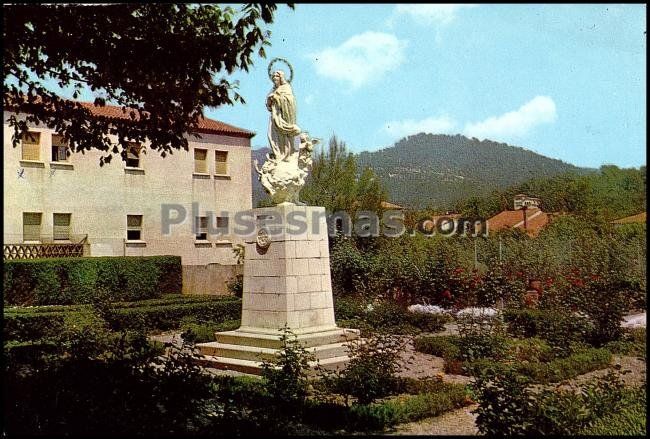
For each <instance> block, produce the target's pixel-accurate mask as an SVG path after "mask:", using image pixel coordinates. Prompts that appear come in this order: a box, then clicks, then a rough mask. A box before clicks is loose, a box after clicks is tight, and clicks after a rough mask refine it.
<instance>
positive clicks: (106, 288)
mask: <svg viewBox="0 0 650 439" xmlns="http://www.w3.org/2000/svg"><path fill="white" fill-rule="evenodd" d="M3 272H4V279H3V290H4V303H5V305H67V304H80V303H91V302H93V300H94V299H95V298H96V294H97V292H106V293H107V294H108V295H109V297H110V298H111V299H112V300H114V301H120V300H122V301H123V300H141V299H149V298H154V297H160V296H161V295H163V294H170V293H180V291H181V278H182V276H181V259H180V257H178V256H146V257H97V258H52V259H34V260H16V261H6V262H5V264H4V270H3Z"/></svg>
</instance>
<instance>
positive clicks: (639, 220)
mask: <svg viewBox="0 0 650 439" xmlns="http://www.w3.org/2000/svg"><path fill="white" fill-rule="evenodd" d="M635 223H636V224H645V223H646V213H645V212H641V213H637V214H636V215H632V216H626V217H625V218H619V219H617V220H614V221H612V224H614V226H620V225H621V224H635Z"/></svg>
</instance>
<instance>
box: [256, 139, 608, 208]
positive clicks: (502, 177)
mask: <svg viewBox="0 0 650 439" xmlns="http://www.w3.org/2000/svg"><path fill="white" fill-rule="evenodd" d="M267 152H268V148H261V149H257V150H253V154H252V158H253V160H255V159H257V160H258V161H259V162H260V164H261V163H262V162H263V161H264V159H265V154H266V153H267ZM355 156H356V158H357V163H358V166H359V170H362V169H363V168H365V167H366V166H368V167H371V168H372V169H373V170H374V172H375V173H376V174H377V176H378V177H379V178H380V179H381V180H382V183H383V184H384V186H385V187H386V189H387V190H388V193H389V199H390V201H391V202H393V203H397V204H400V205H403V206H405V207H411V208H425V207H433V208H438V209H445V208H450V207H451V206H452V205H453V204H454V203H455V202H456V201H458V200H461V199H464V198H468V197H470V196H486V195H488V194H490V193H491V192H492V191H493V190H495V189H505V188H507V187H509V186H512V185H515V184H520V183H523V182H524V181H527V180H530V179H532V178H543V177H552V176H555V175H559V174H563V173H567V172H574V173H577V174H583V173H590V172H595V171H596V169H593V168H583V167H578V166H575V165H572V164H570V163H566V162H564V161H562V160H559V159H554V158H550V157H546V156H544V155H542V154H540V153H537V152H535V151H533V150H530V149H527V148H524V147H521V146H516V145H508V144H506V143H501V142H494V141H491V140H487V139H486V140H478V139H476V138H468V137H465V136H463V135H460V134H456V135H446V134H425V133H419V134H414V135H410V136H407V137H404V138H402V139H400V140H398V141H397V142H395V144H394V145H392V146H389V147H386V148H382V149H379V150H377V151H363V152H360V153H357V154H355ZM251 167H252V166H251ZM252 175H253V205H256V203H257V201H258V200H259V199H262V198H264V196H265V193H264V189H263V188H262V187H261V185H260V184H259V181H257V176H256V174H255V172H254V169H253V170H252Z"/></svg>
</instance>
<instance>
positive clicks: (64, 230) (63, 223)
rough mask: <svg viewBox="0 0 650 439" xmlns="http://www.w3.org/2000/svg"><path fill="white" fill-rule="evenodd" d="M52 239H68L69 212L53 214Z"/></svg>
mask: <svg viewBox="0 0 650 439" xmlns="http://www.w3.org/2000/svg"><path fill="white" fill-rule="evenodd" d="M53 223H54V239H70V214H69V213H55V214H54V221H53Z"/></svg>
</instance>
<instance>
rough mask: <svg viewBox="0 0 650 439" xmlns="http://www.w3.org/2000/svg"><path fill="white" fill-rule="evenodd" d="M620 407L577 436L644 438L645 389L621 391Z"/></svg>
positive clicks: (645, 418) (645, 416) (645, 415)
mask: <svg viewBox="0 0 650 439" xmlns="http://www.w3.org/2000/svg"><path fill="white" fill-rule="evenodd" d="M621 400H622V403H621V407H620V408H619V409H618V410H615V411H612V412H611V413H609V414H606V415H605V416H603V417H602V418H598V419H597V420H596V421H595V422H594V423H593V424H592V425H590V426H589V427H586V428H584V429H583V430H582V431H580V433H579V434H582V435H590V436H610V437H616V436H645V435H646V434H647V430H646V421H647V411H646V409H647V406H646V403H647V401H646V389H645V388H643V387H638V388H632V389H626V390H624V391H623V395H622V398H621Z"/></svg>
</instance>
